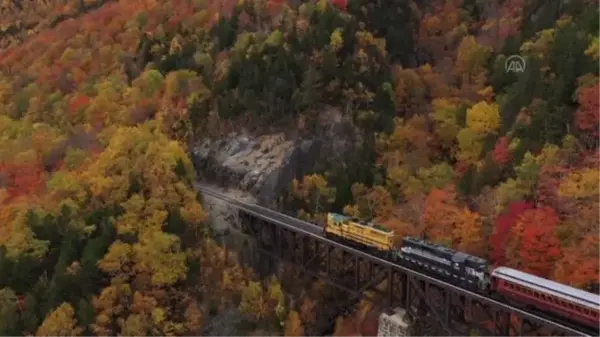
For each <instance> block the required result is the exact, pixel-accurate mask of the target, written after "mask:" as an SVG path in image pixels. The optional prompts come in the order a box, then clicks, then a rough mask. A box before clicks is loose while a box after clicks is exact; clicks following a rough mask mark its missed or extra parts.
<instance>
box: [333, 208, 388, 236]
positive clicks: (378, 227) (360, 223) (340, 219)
mask: <svg viewBox="0 0 600 337" xmlns="http://www.w3.org/2000/svg"><path fill="white" fill-rule="evenodd" d="M330 214H331V216H332V217H333V221H335V222H344V221H352V222H354V224H355V225H357V226H361V227H368V228H374V229H376V230H378V231H381V232H384V233H386V234H387V235H389V236H392V235H394V231H392V230H391V229H389V228H386V227H383V226H381V225H378V224H375V223H372V222H366V221H360V220H359V219H357V218H353V217H350V216H346V215H341V214H338V213H330Z"/></svg>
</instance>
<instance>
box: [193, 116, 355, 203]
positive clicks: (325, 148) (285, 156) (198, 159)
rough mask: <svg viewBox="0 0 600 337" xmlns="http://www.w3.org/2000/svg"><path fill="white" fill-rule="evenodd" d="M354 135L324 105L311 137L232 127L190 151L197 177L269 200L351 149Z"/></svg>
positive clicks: (346, 125) (342, 119)
mask: <svg viewBox="0 0 600 337" xmlns="http://www.w3.org/2000/svg"><path fill="white" fill-rule="evenodd" d="M359 138H360V137H358V136H357V133H356V131H355V128H354V127H353V126H352V123H351V122H350V121H348V120H345V119H344V118H342V117H341V114H340V113H339V111H336V110H328V111H326V112H323V113H321V115H320V116H319V121H318V126H317V128H316V131H315V132H314V134H313V135H312V136H311V137H304V138H299V137H290V136H288V137H286V135H285V134H283V133H276V134H267V135H262V136H251V135H249V134H247V133H243V132H240V133H232V134H230V135H228V136H227V137H224V138H221V139H217V140H204V141H202V142H200V143H199V144H197V145H196V146H194V147H193V148H192V150H191V156H192V160H193V162H194V165H195V167H196V169H197V170H198V175H199V178H200V180H203V181H210V182H212V183H216V184H219V185H221V186H227V187H231V188H236V189H240V190H242V191H247V192H249V193H251V194H252V195H253V196H255V197H256V199H257V201H258V203H260V204H263V205H267V206H273V203H274V202H275V201H276V199H277V196H278V195H280V193H281V192H282V191H284V189H285V188H287V187H288V186H289V184H290V183H291V181H292V180H293V179H294V178H297V177H302V176H303V175H305V174H308V173H311V172H314V171H315V169H316V168H317V165H318V164H323V163H324V162H326V161H334V160H341V159H342V158H343V157H344V156H348V155H352V152H353V151H354V149H356V146H357V144H358V143H359V142H360V139H359ZM321 167H322V166H321Z"/></svg>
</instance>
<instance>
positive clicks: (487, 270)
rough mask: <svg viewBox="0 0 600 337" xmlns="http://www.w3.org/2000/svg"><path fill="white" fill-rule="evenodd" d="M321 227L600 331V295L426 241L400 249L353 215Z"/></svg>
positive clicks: (389, 234)
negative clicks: (496, 265)
mask: <svg viewBox="0 0 600 337" xmlns="http://www.w3.org/2000/svg"><path fill="white" fill-rule="evenodd" d="M321 225H322V227H323V234H324V235H325V236H326V237H328V238H330V239H334V240H336V241H342V242H343V243H344V244H347V245H350V246H360V247H361V248H362V249H363V250H369V251H370V252H372V253H373V254H375V255H377V256H379V257H382V258H385V259H387V260H390V261H392V262H394V263H397V264H400V265H402V266H405V267H409V268H411V269H415V270H418V271H420V272H422V273H425V274H427V275H430V276H432V277H435V278H437V279H441V280H443V281H446V282H448V283H451V284H453V285H456V286H459V287H461V288H465V289H467V290H470V291H473V292H476V293H479V294H482V295H485V296H488V297H492V298H495V299H499V300H501V301H504V302H507V303H509V304H511V305H514V306H516V307H520V308H522V309H525V310H529V311H531V310H534V311H538V312H541V313H543V314H546V315H548V316H551V317H553V318H554V317H556V318H558V319H560V320H563V321H565V322H572V323H574V324H577V325H584V326H586V327H588V328H590V329H591V330H593V331H598V329H599V325H600V296H598V295H596V294H593V293H590V292H587V291H584V290H580V289H577V288H574V287H570V286H567V285H564V284H560V283H558V282H554V281H551V280H548V279H544V278H541V277H538V276H535V275H532V274H529V273H525V272H522V271H519V270H516V269H512V268H509V267H503V266H500V267H495V268H493V267H492V265H491V264H490V263H489V262H488V261H487V260H486V259H483V258H480V257H477V256H473V255H470V254H466V253H463V252H459V251H456V250H454V249H451V248H447V247H445V246H442V245H438V244H435V243H432V242H428V241H426V240H423V239H421V238H415V237H403V238H402V240H401V246H400V248H399V249H398V248H396V247H395V245H394V240H395V238H394V232H393V231H392V230H389V229H387V228H384V227H382V226H379V225H377V224H374V223H372V222H366V221H362V220H359V219H357V218H354V217H349V216H345V215H341V214H336V213H328V214H327V216H326V219H325V222H324V223H323V224H321Z"/></svg>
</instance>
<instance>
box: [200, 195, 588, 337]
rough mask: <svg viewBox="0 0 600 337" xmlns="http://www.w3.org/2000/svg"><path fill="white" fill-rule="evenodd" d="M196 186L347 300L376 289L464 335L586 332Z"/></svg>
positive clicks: (262, 242) (413, 313)
mask: <svg viewBox="0 0 600 337" xmlns="http://www.w3.org/2000/svg"><path fill="white" fill-rule="evenodd" d="M200 189H201V190H202V191H203V192H205V193H207V194H210V195H211V196H213V197H216V198H219V199H222V200H223V201H226V202H228V203H230V204H231V205H232V206H234V207H236V208H238V209H241V210H243V211H244V212H241V213H240V216H239V219H238V220H239V227H240V230H241V231H242V232H243V233H244V234H246V235H247V236H249V237H250V238H252V245H253V246H254V249H256V250H257V251H258V252H260V253H262V254H267V255H269V256H271V257H273V258H275V259H278V260H282V261H285V262H288V263H292V264H294V265H295V266H297V267H298V268H299V269H300V270H301V271H302V273H304V274H305V275H308V276H312V277H315V278H319V279H321V280H322V281H324V282H325V283H327V284H329V285H331V286H333V287H335V288H337V289H339V290H342V291H344V292H346V293H347V294H348V295H349V296H348V297H347V299H346V300H347V305H349V306H350V305H352V304H353V303H356V301H357V300H358V299H360V297H362V296H363V293H364V292H365V291H367V290H369V291H374V292H377V293H379V294H380V295H381V296H382V298H384V299H385V305H386V306H387V307H388V308H395V307H401V308H403V309H404V310H405V311H406V312H407V313H408V314H409V316H410V317H413V318H416V317H425V316H428V317H431V318H433V319H434V320H435V321H436V323H437V324H438V325H439V326H440V327H441V328H442V329H443V330H444V331H445V332H446V333H447V334H448V335H463V336H464V335H469V328H475V329H477V330H478V331H479V332H480V333H481V334H484V335H494V336H515V335H516V336H527V335H533V336H535V335H546V336H587V334H586V333H584V332H582V331H578V330H577V329H574V328H572V327H568V326H565V325H563V324H561V323H557V322H554V321H552V320H550V319H548V318H545V317H541V316H538V315H537V314H534V313H529V312H526V311H524V310H521V309H519V308H516V307H513V306H511V305H508V304H506V303H502V302H499V301H497V300H494V299H492V298H488V297H485V296H482V295H479V294H476V293H473V292H470V291H467V290H465V289H462V288H460V287H456V286H454V285H451V284H449V283H446V282H443V281H441V280H438V279H435V278H433V277H430V276H427V275H425V274H422V273H419V272H416V271H413V270H410V269H408V268H406V267H403V266H401V265H397V264H395V263H392V262H390V261H387V260H385V259H383V258H380V257H378V256H375V255H372V254H369V253H367V252H364V251H362V250H359V249H357V247H351V246H348V245H347V243H340V242H337V241H335V240H331V239H329V238H327V237H325V236H324V235H323V233H322V229H321V228H320V227H319V226H316V225H314V224H311V223H308V222H305V221H302V220H299V219H296V218H293V217H290V216H287V215H285V214H282V213H279V212H276V211H273V210H271V209H267V208H264V207H260V206H257V205H249V204H245V203H241V202H239V201H236V200H234V199H231V198H229V197H226V196H223V195H221V194H219V193H217V192H214V191H212V190H210V189H205V188H200Z"/></svg>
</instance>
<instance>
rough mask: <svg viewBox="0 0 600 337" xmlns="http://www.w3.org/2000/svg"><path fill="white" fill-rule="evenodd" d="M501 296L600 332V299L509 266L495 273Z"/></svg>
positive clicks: (496, 287)
mask: <svg viewBox="0 0 600 337" xmlns="http://www.w3.org/2000/svg"><path fill="white" fill-rule="evenodd" d="M492 286H493V288H494V290H495V292H497V293H498V294H500V295H502V296H504V297H505V298H507V299H512V300H513V301H516V302H518V303H522V304H524V305H525V306H530V307H534V308H536V309H538V310H541V311H545V312H550V313H553V314H556V315H559V316H561V317H566V318H569V319H570V320H573V321H576V322H578V323H581V324H585V325H586V326H589V327H592V328H596V329H598V325H599V322H600V296H598V295H596V294H592V293H589V292H587V291H583V290H580V289H577V288H573V287H570V286H567V285H564V284H560V283H557V282H554V281H551V280H547V279H544V278H541V277H537V276H535V275H531V274H528V273H524V272H522V271H518V270H516V269H512V268H508V267H498V268H496V269H495V270H494V271H493V272H492Z"/></svg>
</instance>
